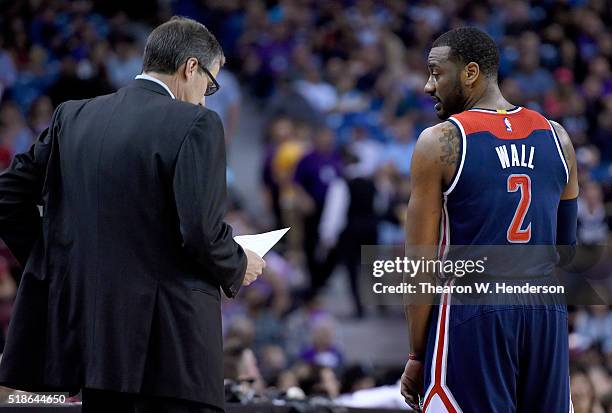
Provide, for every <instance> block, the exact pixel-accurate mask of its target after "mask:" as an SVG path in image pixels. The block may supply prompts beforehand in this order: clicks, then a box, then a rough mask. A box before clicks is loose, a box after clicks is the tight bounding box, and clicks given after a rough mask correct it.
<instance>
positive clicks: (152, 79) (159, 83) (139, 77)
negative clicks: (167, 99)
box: [134, 73, 176, 99]
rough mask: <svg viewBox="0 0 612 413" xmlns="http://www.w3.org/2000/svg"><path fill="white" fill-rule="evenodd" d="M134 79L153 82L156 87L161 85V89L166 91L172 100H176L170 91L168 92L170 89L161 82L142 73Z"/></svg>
mask: <svg viewBox="0 0 612 413" xmlns="http://www.w3.org/2000/svg"><path fill="white" fill-rule="evenodd" d="M134 79H144V80H150V81H151V82H155V83H157V84H158V85H161V87H163V88H164V89H166V91H167V92H168V93H169V94H170V96H171V97H172V99H176V98H175V97H174V94H173V93H172V91H170V88H169V87H168V85H166V84H165V83H164V82H162V81H161V80H159V79H156V78H154V77H153V76H149V75H145V74H144V73H142V74H140V75H138V76H136V77H135V78H134Z"/></svg>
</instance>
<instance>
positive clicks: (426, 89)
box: [423, 78, 436, 95]
mask: <svg viewBox="0 0 612 413" xmlns="http://www.w3.org/2000/svg"><path fill="white" fill-rule="evenodd" d="M423 91H424V92H425V93H427V94H429V95H433V94H434V92H435V91H436V88H435V87H434V85H433V82H432V80H431V78H429V79H427V83H425V87H424V88H423Z"/></svg>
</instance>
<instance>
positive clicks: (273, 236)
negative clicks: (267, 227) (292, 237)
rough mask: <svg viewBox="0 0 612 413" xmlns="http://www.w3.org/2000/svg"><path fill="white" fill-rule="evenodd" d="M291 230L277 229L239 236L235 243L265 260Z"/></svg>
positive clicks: (235, 238)
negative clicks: (265, 256)
mask: <svg viewBox="0 0 612 413" xmlns="http://www.w3.org/2000/svg"><path fill="white" fill-rule="evenodd" d="M290 228H291V227H289V228H283V229H277V230H276V231H270V232H264V233H262V234H253V235H238V236H236V237H234V241H236V242H237V243H238V244H239V245H240V246H241V247H242V248H246V249H249V250H251V251H253V252H254V253H255V254H257V255H259V256H260V257H262V258H263V256H264V255H266V253H267V252H268V251H270V250H271V249H272V247H273V246H274V245H276V243H277V242H278V241H280V239H281V238H282V237H283V235H285V234H286V233H287V231H289V229H290Z"/></svg>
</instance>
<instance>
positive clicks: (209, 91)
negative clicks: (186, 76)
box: [198, 62, 221, 96]
mask: <svg viewBox="0 0 612 413" xmlns="http://www.w3.org/2000/svg"><path fill="white" fill-rule="evenodd" d="M198 66H200V68H201V69H202V70H203V71H204V73H206V75H207V76H208V79H209V80H210V82H208V85H207V86H206V90H205V91H204V96H210V95H213V94H215V93H217V92H218V91H219V89H220V88H221V85H219V83H218V82H217V79H215V77H214V76H213V75H212V73H210V71H209V70H208V69H207V68H205V67H204V66H202V65H201V64H200V62H198Z"/></svg>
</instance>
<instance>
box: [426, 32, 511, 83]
mask: <svg viewBox="0 0 612 413" xmlns="http://www.w3.org/2000/svg"><path fill="white" fill-rule="evenodd" d="M443 46H448V47H450V49H451V50H450V58H451V59H452V60H454V61H456V62H459V63H462V64H468V63H470V62H475V63H478V66H479V67H480V71H481V72H482V73H483V74H484V75H485V76H487V77H491V78H494V77H497V71H498V70H499V50H498V49H497V45H496V44H495V41H494V40H493V39H492V38H491V36H489V35H488V34H486V33H485V32H483V31H482V30H479V29H477V28H475V27H459V28H457V29H453V30H450V31H448V32H446V33H444V34H443V35H441V36H440V37H438V38H437V39H436V40H435V41H434V42H433V45H432V47H443Z"/></svg>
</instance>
